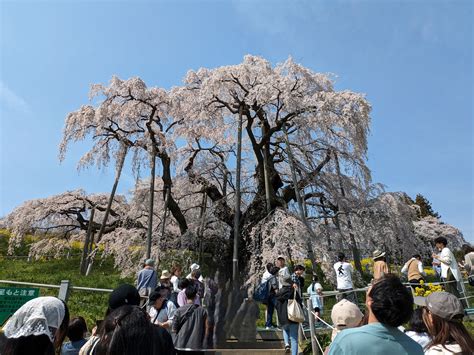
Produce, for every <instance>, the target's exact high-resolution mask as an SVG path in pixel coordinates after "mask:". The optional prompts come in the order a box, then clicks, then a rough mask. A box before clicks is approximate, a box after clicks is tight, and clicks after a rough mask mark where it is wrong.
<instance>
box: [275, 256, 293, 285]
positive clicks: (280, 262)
mask: <svg viewBox="0 0 474 355" xmlns="http://www.w3.org/2000/svg"><path fill="white" fill-rule="evenodd" d="M275 265H276V267H278V269H279V270H278V288H281V281H282V280H284V279H287V278H289V277H290V276H291V275H290V270H288V266H286V261H285V258H284V257H283V256H281V255H280V256H279V257H278V258H277V259H276V262H275Z"/></svg>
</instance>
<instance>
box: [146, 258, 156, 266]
mask: <svg viewBox="0 0 474 355" xmlns="http://www.w3.org/2000/svg"><path fill="white" fill-rule="evenodd" d="M145 265H146V266H155V260H153V259H146V260H145Z"/></svg>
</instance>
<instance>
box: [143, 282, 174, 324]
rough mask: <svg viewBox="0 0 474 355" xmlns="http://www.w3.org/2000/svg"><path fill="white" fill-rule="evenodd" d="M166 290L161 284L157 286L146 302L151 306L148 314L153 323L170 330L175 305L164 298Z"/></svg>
mask: <svg viewBox="0 0 474 355" xmlns="http://www.w3.org/2000/svg"><path fill="white" fill-rule="evenodd" d="M167 291H168V290H167V289H166V288H164V287H163V286H159V287H157V289H155V291H153V292H152V293H151V294H150V297H149V299H148V303H149V305H150V306H151V307H150V310H149V312H148V314H149V315H150V319H151V322H152V323H153V324H157V325H159V326H160V327H163V328H165V329H166V330H168V332H171V325H172V323H173V319H174V314H175V312H176V306H175V305H174V303H173V302H170V301H168V300H167V299H166V297H165V296H166V294H167Z"/></svg>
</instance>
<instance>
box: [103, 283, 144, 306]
mask: <svg viewBox="0 0 474 355" xmlns="http://www.w3.org/2000/svg"><path fill="white" fill-rule="evenodd" d="M139 304H140V294H139V293H138V291H137V289H136V288H135V287H134V286H132V285H129V284H123V285H120V286H119V287H117V288H116V289H115V290H113V291H112V293H111V294H110V296H109V308H110V309H112V310H114V309H117V308H119V307H121V306H125V305H130V306H138V305H139Z"/></svg>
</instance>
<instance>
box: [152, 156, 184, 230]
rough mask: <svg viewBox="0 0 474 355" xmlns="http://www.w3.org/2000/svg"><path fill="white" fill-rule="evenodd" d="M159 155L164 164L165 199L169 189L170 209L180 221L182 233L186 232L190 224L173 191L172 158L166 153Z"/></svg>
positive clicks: (177, 220)
mask: <svg viewBox="0 0 474 355" xmlns="http://www.w3.org/2000/svg"><path fill="white" fill-rule="evenodd" d="M158 156H159V157H160V159H161V164H162V166H163V175H162V177H161V179H162V180H163V186H164V187H165V189H164V191H163V194H164V195H163V199H166V196H165V194H166V193H167V190H169V195H168V204H167V206H168V209H169V210H170V212H171V214H172V215H173V217H174V219H175V220H176V222H178V226H179V231H180V233H181V234H184V233H186V231H187V230H188V224H187V223H186V218H185V217H184V215H183V212H182V211H181V208H180V207H179V205H178V203H177V202H176V201H175V200H174V198H173V195H172V193H171V187H172V184H173V181H172V179H171V159H170V158H169V156H168V155H167V154H166V153H160V154H159V155H158Z"/></svg>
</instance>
